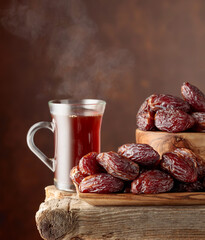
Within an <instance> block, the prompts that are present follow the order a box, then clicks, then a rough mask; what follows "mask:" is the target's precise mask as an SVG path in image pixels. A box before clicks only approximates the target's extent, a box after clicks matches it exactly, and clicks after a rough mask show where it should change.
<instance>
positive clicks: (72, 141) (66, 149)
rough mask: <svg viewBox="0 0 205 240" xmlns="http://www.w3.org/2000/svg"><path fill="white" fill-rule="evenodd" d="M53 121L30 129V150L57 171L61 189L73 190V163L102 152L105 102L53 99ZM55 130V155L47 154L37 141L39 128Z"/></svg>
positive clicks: (57, 185)
mask: <svg viewBox="0 0 205 240" xmlns="http://www.w3.org/2000/svg"><path fill="white" fill-rule="evenodd" d="M48 105H49V109H50V113H51V117H52V122H38V123H36V124H34V125H33V126H32V127H31V128H30V129H29V131H28V134H27V144H28V146H29V148H30V150H31V151H32V152H33V153H34V154H35V155H36V156H37V157H38V158H40V160H41V161H43V162H44V163H45V164H46V165H47V166H48V167H49V168H50V169H51V170H52V171H53V172H54V184H55V186H56V187H57V188H58V189H61V190H65V191H73V190H74V189H75V188H74V185H73V183H72V181H71V179H70V177H69V175H70V170H71V168H72V167H74V166H75V165H77V164H78V162H79V160H80V159H81V158H82V157H83V156H84V155H86V154H87V153H89V152H97V153H99V152H100V145H101V144H100V135H101V123H102V117H103V113H104V110H105V105H106V102H105V101H103V100H96V99H83V100H52V101H49V102H48ZM41 128H47V129H49V130H51V131H52V132H53V133H54V148H55V149H54V158H48V157H47V156H46V155H45V154H44V153H43V152H42V151H40V149H39V148H37V147H36V145H35V143H34V135H35V133H36V131H37V130H39V129H41Z"/></svg>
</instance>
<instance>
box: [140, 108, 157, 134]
mask: <svg viewBox="0 0 205 240" xmlns="http://www.w3.org/2000/svg"><path fill="white" fill-rule="evenodd" d="M154 115H155V113H154V112H151V111H144V112H139V113H138V114H137V116H136V125H137V128H138V129H140V130H142V131H150V130H153V129H154V128H155V125H154Z"/></svg>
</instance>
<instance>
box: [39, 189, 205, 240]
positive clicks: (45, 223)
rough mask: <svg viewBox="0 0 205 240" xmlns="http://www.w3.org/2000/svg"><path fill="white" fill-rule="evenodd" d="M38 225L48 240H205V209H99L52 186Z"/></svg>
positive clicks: (169, 207)
mask: <svg viewBox="0 0 205 240" xmlns="http://www.w3.org/2000/svg"><path fill="white" fill-rule="evenodd" d="M36 223H37V227H38V230H39V232H40V234H41V236H42V237H43V238H44V239H47V240H51V239H52V240H54V239H64V240H68V239H73V240H74V239H76V240H77V239H78V240H93V239H97V240H101V239H111V240H114V239H115V240H117V239H120V240H125V239H126V240H129V239H130V240H132V239H142V240H143V239H159V240H160V239H163V240H164V239H205V228H204V226H205V205H198V206H197V205H195V206H100V207H99V206H93V205H90V204H88V203H87V202H85V201H83V200H82V199H79V198H78V196H77V194H76V193H73V194H70V193H67V192H63V191H59V190H57V189H55V187H54V186H49V187H47V188H46V201H45V202H44V203H42V204H41V206H40V209H39V211H38V212H37V213H36Z"/></svg>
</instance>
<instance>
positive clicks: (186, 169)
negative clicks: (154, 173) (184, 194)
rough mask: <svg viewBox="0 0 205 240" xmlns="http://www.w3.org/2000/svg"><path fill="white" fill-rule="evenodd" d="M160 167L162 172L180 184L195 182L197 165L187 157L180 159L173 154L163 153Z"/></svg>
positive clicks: (180, 157)
mask: <svg viewBox="0 0 205 240" xmlns="http://www.w3.org/2000/svg"><path fill="white" fill-rule="evenodd" d="M160 165H161V168H162V169H163V170H165V171H167V172H168V173H169V174H170V175H171V176H172V177H174V178H175V179H177V180H179V181H181V182H195V181H197V177H198V167H197V163H196V162H195V161H193V160H192V159H190V158H189V157H182V156H179V155H177V154H176V153H174V152H168V153H164V154H163V155H162V160H161V161H160Z"/></svg>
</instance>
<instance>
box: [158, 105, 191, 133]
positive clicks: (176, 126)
mask: <svg viewBox="0 0 205 240" xmlns="http://www.w3.org/2000/svg"><path fill="white" fill-rule="evenodd" d="M194 123H195V120H194V118H193V117H192V116H191V115H189V114H187V113H185V112H183V111H181V110H176V109H167V110H159V111H157V112H156V114H155V126H156V127H157V128H158V129H160V130H162V131H167V132H173V133H176V132H183V131H185V130H187V129H189V128H191V127H192V126H193V125H194Z"/></svg>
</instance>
